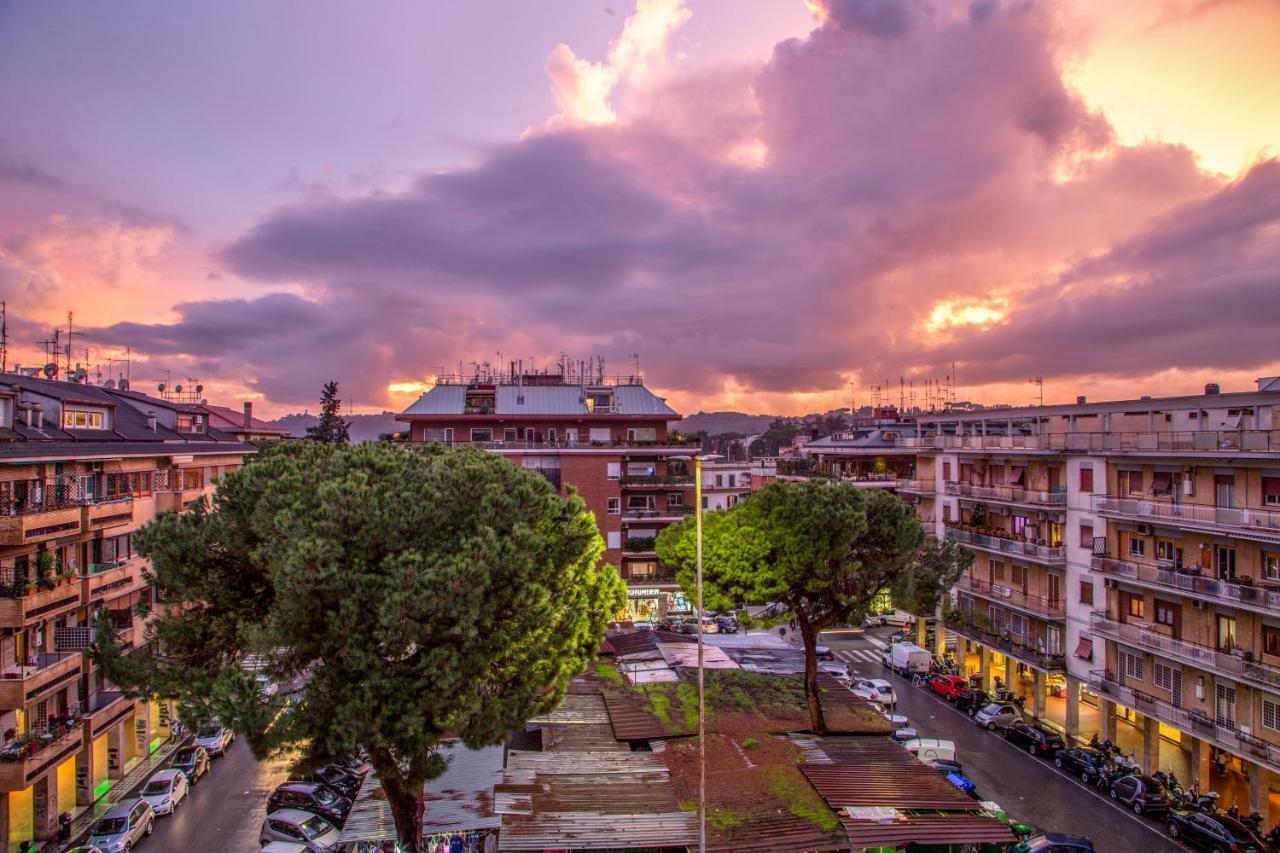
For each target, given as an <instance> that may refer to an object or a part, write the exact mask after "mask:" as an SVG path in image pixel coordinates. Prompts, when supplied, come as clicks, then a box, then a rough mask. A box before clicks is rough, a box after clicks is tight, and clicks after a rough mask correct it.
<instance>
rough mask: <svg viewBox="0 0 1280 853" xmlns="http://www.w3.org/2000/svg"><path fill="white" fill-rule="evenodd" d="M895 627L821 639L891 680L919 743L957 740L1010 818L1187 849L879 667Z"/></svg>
mask: <svg viewBox="0 0 1280 853" xmlns="http://www.w3.org/2000/svg"><path fill="white" fill-rule="evenodd" d="M892 630H893V629H891V628H885V629H873V630H872V631H868V632H866V633H865V634H864V633H861V632H832V633H829V634H824V635H823V637H822V644H823V645H826V646H829V647H830V648H831V650H832V652H834V654H835V656H836V659H837V660H840V661H842V662H844V663H847V664H849V668H850V669H852V670H853V671H854V673H855V674H857V675H861V676H864V677H868V678H888V679H890V680H891V681H892V682H893V686H894V692H895V693H897V695H898V706H897V712H898V713H900V714H903V715H905V716H906V717H907V718H909V719H910V720H911V723H912V725H913V726H914V727H915V728H916V730H917V731H918V732H919V734H920V737H932V738H945V739H947V740H951V741H954V742H955V745H956V753H957V760H959V761H960V762H961V763H962V764H963V765H964V775H965V776H967V777H968V778H970V779H972V780H973V781H974V783H976V784H977V786H978V793H979V794H981V795H982V796H983V798H984V799H988V800H993V801H995V802H997V803H999V804H1000V805H1001V806H1002V807H1003V808H1004V809H1005V810H1006V811H1007V812H1008V813H1009V814H1010V815H1012V816H1013V817H1015V818H1017V819H1018V820H1020V821H1024V822H1026V823H1030V824H1032V825H1034V826H1036V827H1038V828H1040V829H1044V830H1048V831H1055V832H1066V833H1069V834H1077V835H1087V836H1089V837H1090V838H1092V839H1093V843H1094V844H1095V845H1096V847H1097V849H1098V850H1105V851H1108V853H1139V851H1142V853H1147V851H1176V850H1180V849H1182V848H1181V846H1180V845H1177V844H1175V843H1174V842H1173V841H1172V840H1171V839H1170V838H1169V837H1168V835H1167V834H1166V833H1165V830H1164V826H1163V824H1162V823H1158V822H1156V821H1154V820H1152V819H1149V818H1139V817H1136V816H1134V815H1133V814H1132V813H1130V812H1129V811H1127V810H1125V809H1123V808H1121V807H1119V806H1117V805H1116V804H1115V803H1113V802H1111V800H1110V799H1108V798H1107V797H1103V796H1099V795H1098V794H1097V793H1096V792H1095V791H1094V790H1093V789H1091V788H1086V787H1085V786H1084V785H1081V784H1080V783H1079V782H1077V781H1075V780H1074V779H1072V778H1070V777H1067V776H1066V775H1064V774H1062V773H1061V772H1060V771H1058V770H1057V769H1056V768H1054V766H1053V765H1052V764H1051V763H1050V762H1048V761H1044V760H1042V759H1037V758H1033V757H1032V756H1030V755H1027V754H1026V753H1025V752H1023V751H1022V750H1020V749H1018V748H1016V747H1015V746H1013V745H1012V744H1010V743H1008V742H1006V741H1005V740H1004V738H1003V737H1000V736H999V735H997V734H991V733H989V732H986V731H984V730H982V729H980V728H978V726H976V725H974V724H973V722H972V720H970V718H969V717H968V716H967V715H966V714H964V713H961V712H960V711H957V710H956V709H955V708H953V707H952V706H951V705H950V704H948V703H947V702H945V701H943V700H941V699H938V698H935V697H934V696H933V695H932V693H930V692H929V691H927V690H924V689H921V688H919V687H913V686H912V685H911V682H910V680H909V679H904V678H901V677H899V676H896V675H890V674H889V670H887V669H885V668H884V667H883V666H881V664H880V648H879V647H878V646H877V645H876V642H882V641H883V640H882V638H883V637H885V636H887V635H888V634H889V633H891V632H892Z"/></svg>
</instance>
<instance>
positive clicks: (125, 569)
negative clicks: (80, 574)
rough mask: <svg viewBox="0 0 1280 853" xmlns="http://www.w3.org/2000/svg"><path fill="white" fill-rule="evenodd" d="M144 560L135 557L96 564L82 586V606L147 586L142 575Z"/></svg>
mask: <svg viewBox="0 0 1280 853" xmlns="http://www.w3.org/2000/svg"><path fill="white" fill-rule="evenodd" d="M142 562H143V561H142V558H140V557H133V558H131V559H127V560H117V561H115V562H112V563H94V564H93V565H91V566H90V567H89V573H88V574H87V575H85V576H84V581H83V583H82V584H81V590H82V595H83V600H82V604H84V605H88V604H90V603H91V602H94V601H99V600H101V599H103V598H107V597H115V596H119V595H124V594H126V593H129V592H133V591H134V590H136V589H140V588H142V587H143V586H145V585H146V579H145V578H144V577H143V575H142Z"/></svg>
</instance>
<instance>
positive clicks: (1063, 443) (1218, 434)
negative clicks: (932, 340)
mask: <svg viewBox="0 0 1280 853" xmlns="http://www.w3.org/2000/svg"><path fill="white" fill-rule="evenodd" d="M991 420H992V423H999V422H1000V421H1001V420H1003V419H1002V418H999V417H993V418H992V419H991ZM901 441H902V446H903V447H916V448H923V449H933V450H1049V451H1059V452H1068V453H1111V452H1123V451H1135V452H1140V453H1142V452H1161V453H1163V452H1168V453H1180V452H1185V453H1210V452H1211V453H1219V452H1244V453H1267V452H1275V451H1277V450H1280V430H1259V429H1236V430H1195V431H1181V432H1055V433H1046V434H1043V435H923V436H908V437H905V438H903V439H902V440H901Z"/></svg>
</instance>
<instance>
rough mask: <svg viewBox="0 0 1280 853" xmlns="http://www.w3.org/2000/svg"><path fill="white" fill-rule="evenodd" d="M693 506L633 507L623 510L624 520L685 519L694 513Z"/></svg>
mask: <svg viewBox="0 0 1280 853" xmlns="http://www.w3.org/2000/svg"><path fill="white" fill-rule="evenodd" d="M693 509H694V508H693V507H691V506H672V507H667V508H666V509H656V508H648V507H645V508H634V509H633V508H631V507H627V508H626V509H624V510H623V511H622V519H623V521H683V520H684V519H685V518H687V517H689V516H690V515H693Z"/></svg>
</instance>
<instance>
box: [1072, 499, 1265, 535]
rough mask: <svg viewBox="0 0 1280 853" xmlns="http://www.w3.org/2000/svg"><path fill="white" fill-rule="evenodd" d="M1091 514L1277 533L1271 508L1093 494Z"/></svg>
mask: <svg viewBox="0 0 1280 853" xmlns="http://www.w3.org/2000/svg"><path fill="white" fill-rule="evenodd" d="M1093 509H1094V511H1095V512H1102V513H1111V514H1113V515H1121V516H1124V517H1125V518H1133V519H1138V520H1144V521H1145V520H1156V521H1168V522H1171V523H1173V524H1175V525H1177V524H1191V525H1196V526H1204V525H1212V526H1216V527H1230V528H1233V529H1237V530H1239V529H1248V530H1264V531H1268V532H1276V533H1280V512H1277V511H1275V510H1271V509H1247V508H1239V507H1223V506H1209V505H1206V504H1191V503H1174V502H1173V500H1172V499H1170V500H1147V499H1145V498H1134V497H1117V496H1115V495H1094V497H1093Z"/></svg>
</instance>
